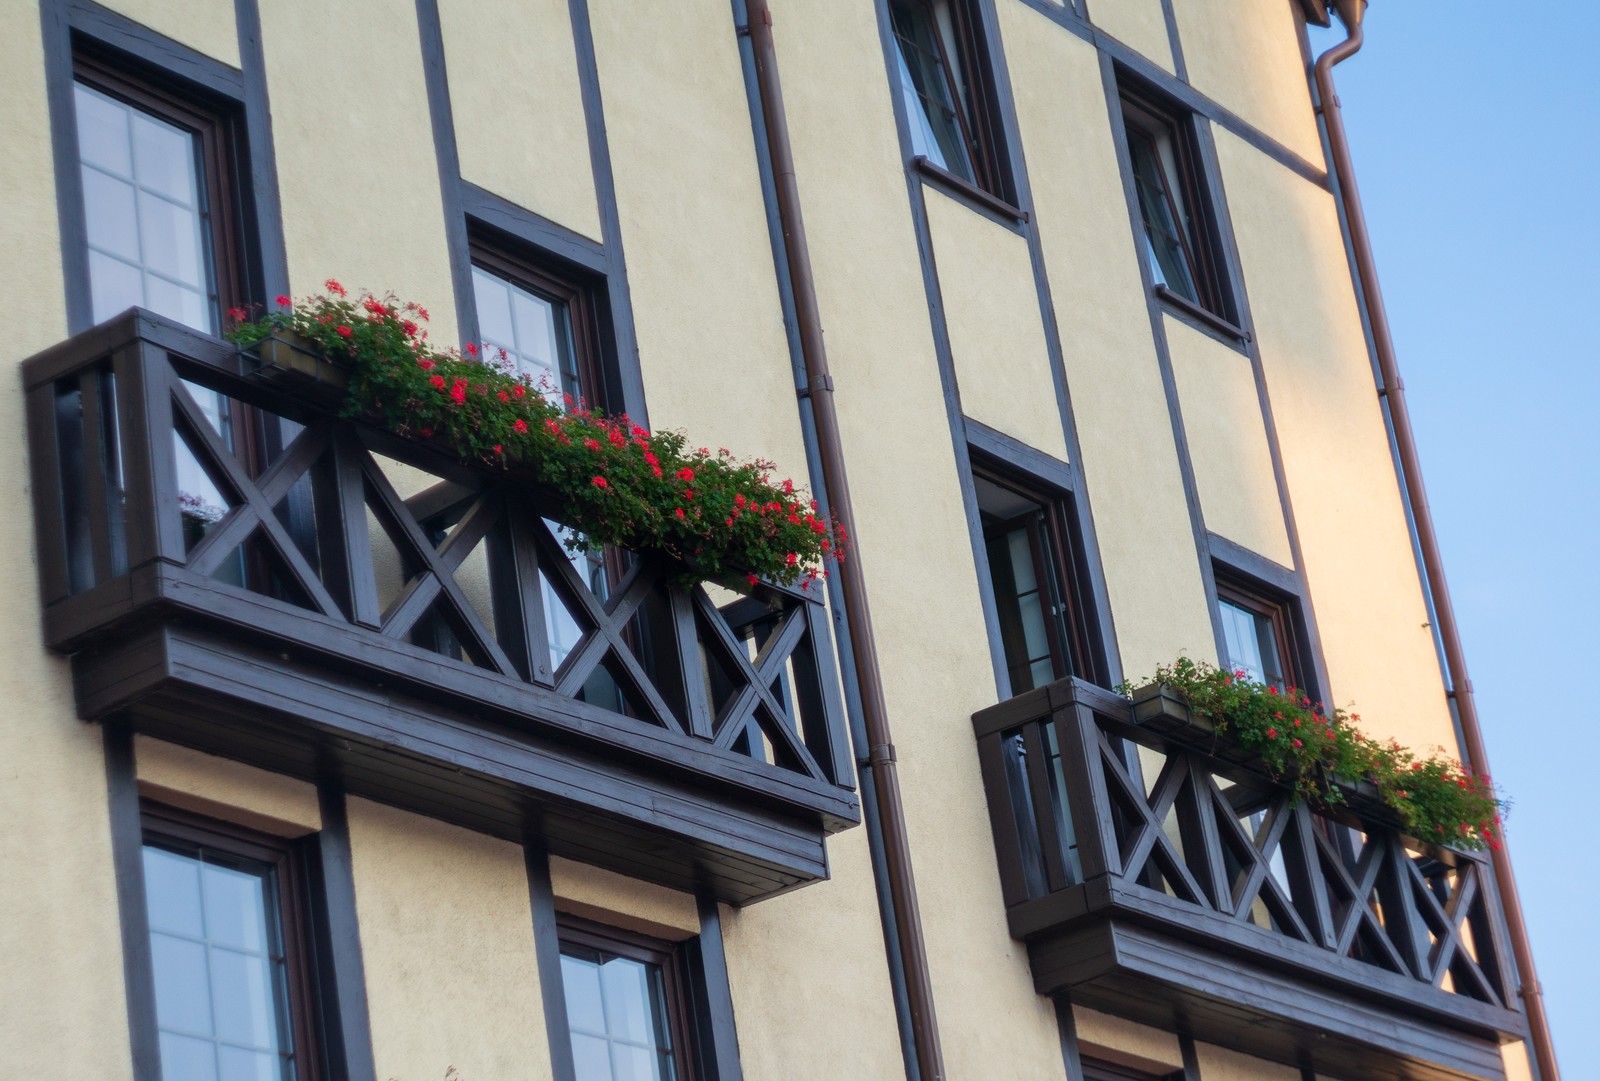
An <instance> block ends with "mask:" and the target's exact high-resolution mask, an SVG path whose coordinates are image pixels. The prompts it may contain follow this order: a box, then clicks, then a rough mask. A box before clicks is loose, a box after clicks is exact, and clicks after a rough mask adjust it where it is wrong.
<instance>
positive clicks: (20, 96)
mask: <svg viewBox="0 0 1600 1081" xmlns="http://www.w3.org/2000/svg"><path fill="white" fill-rule="evenodd" d="M0 81H3V83H4V87H5V92H4V93H0V131H4V132H5V133H6V138H5V145H6V150H5V153H4V154H0V237H4V238H5V251H6V258H4V259H0V295H4V296H5V297H6V301H7V303H8V304H9V305H11V307H12V310H13V311H14V312H16V313H18V317H17V318H13V319H12V320H10V326H9V328H8V329H7V332H6V336H5V343H4V346H3V347H0V350H3V352H0V369H4V370H5V373H6V375H5V378H6V380H7V384H6V387H7V392H6V393H4V394H0V460H4V461H5V462H7V463H9V465H8V466H7V468H5V469H4V470H0V498H3V499H4V500H5V506H7V507H9V508H11V512H10V513H8V514H7V515H5V519H4V522H3V523H0V537H3V543H4V545H5V549H6V550H7V551H9V552H21V553H28V556H29V558H30V559H31V558H32V554H33V552H34V534H33V515H32V512H31V507H32V502H31V500H30V498H29V485H28V474H27V470H26V468H24V467H23V464H22V463H24V462H25V461H26V426H25V425H24V423H23V402H22V395H21V393H20V389H21V387H20V381H19V379H18V376H17V374H16V370H15V369H16V365H17V363H18V362H19V361H21V360H22V359H23V358H24V357H27V356H29V355H30V354H32V353H34V352H36V351H37V350H40V349H43V348H44V347H45V346H48V345H53V344H55V343H56V342H58V341H60V340H61V339H62V338H64V337H66V323H67V319H66V308H65V301H64V293H63V288H62V277H61V240H60V233H59V229H58V225H57V220H58V219H57V215H56V193H55V179H54V177H55V170H54V168H53V165H52V158H51V144H50V126H49V120H48V115H49V114H48V111H47V109H46V104H45V84H44V50H43V45H42V44H41V41H40V33H39V6H38V5H37V4H19V5H16V10H14V11H12V12H11V13H10V16H9V17H8V19H7V21H6V32H5V33H4V34H0ZM24 313H25V314H24ZM35 562H36V561H35ZM13 585H14V589H13V590H12V598H13V602H14V603H13V604H12V606H11V607H10V609H9V610H8V612H7V615H6V619H5V621H4V628H5V632H4V638H3V642H4V646H5V654H6V657H7V663H6V664H5V665H4V667H3V669H0V671H3V673H4V674H3V675H0V695H3V696H4V700H5V705H6V708H5V709H4V710H3V711H0V813H3V814H4V818H5V823H6V829H5V831H4V833H3V835H0V868H4V871H3V872H0V972H4V973H6V976H7V983H8V991H7V993H6V995H5V1006H4V1008H3V1009H0V1071H3V1072H4V1073H5V1074H7V1075H9V1076H12V1077H93V1078H106V1079H107V1081H114V1079H118V1078H126V1077H129V1076H130V1075H131V1073H132V1066H131V1064H130V1061H129V1057H128V1032H127V1016H128V1015H127V1008H126V1004H125V1002H124V999H123V983H122V934H121V927H120V924H119V922H118V915H117V896H116V882H115V879H114V877H113V875H112V869H111V834H110V818H109V815H108V812H107V807H106V773H105V760H104V755H103V753H102V751H101V742H100V736H101V733H100V729H99V728H98V727H95V726H91V725H87V724H84V723H83V722H82V721H79V720H78V719H77V715H76V711H75V709H74V708H73V702H72V685H71V675H70V673H69V672H68V669H67V664H66V661H65V660H63V659H62V658H59V657H56V656H54V655H53V654H48V653H46V652H45V650H44V647H43V645H42V641H43V637H42V631H41V627H40V614H39V607H38V605H37V604H36V603H35V602H34V598H35V597H36V596H37V595H38V593H37V585H36V579H35V577H34V574H33V573H31V572H30V571H29V570H28V569H27V566H26V564H25V565H24V569H23V570H22V572H21V573H20V574H18V575H17V576H16V578H15V581H14V583H13Z"/></svg>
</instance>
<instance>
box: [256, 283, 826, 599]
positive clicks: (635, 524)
mask: <svg viewBox="0 0 1600 1081" xmlns="http://www.w3.org/2000/svg"><path fill="white" fill-rule="evenodd" d="M326 286H327V292H326V293H322V294H318V295H315V296H311V297H305V298H302V299H300V300H298V301H291V300H290V298H288V297H279V298H278V309H277V310H276V311H273V312H271V313H269V314H267V315H265V316H264V317H262V318H260V319H257V320H254V321H249V322H246V321H244V317H245V314H246V313H244V312H240V311H234V312H230V313H229V314H230V316H231V317H232V318H233V320H234V322H235V323H236V325H235V326H234V327H233V329H232V330H231V331H229V334H228V337H229V339H230V340H232V341H234V342H237V343H238V344H240V345H242V346H246V347H248V346H251V345H254V344H256V343H257V342H260V341H261V340H263V339H264V338H266V337H268V336H269V335H272V334H274V333H283V332H294V333H297V334H300V335H302V336H303V337H305V338H307V339H309V340H310V341H311V342H312V343H314V344H315V345H316V346H317V347H318V348H319V349H321V350H322V352H323V353H324V354H325V355H326V356H327V357H328V358H329V359H330V360H332V361H334V362H335V363H339V364H343V365H346V366H348V369H349V373H350V382H349V388H348V391H347V394H346V397H345V402H344V415H345V416H348V417H353V418H357V419H360V420H364V421H368V422H371V423H375V424H378V425H381V426H383V427H385V428H387V429H388V430H390V431H392V432H394V433H395V434H397V435H401V436H406V437H410V438H413V439H419V440H431V441H434V442H436V443H442V444H444V445H445V446H448V447H449V448H450V449H452V450H453V451H454V452H455V453H457V454H459V455H460V456H461V457H462V458H463V459H464V460H468V461H476V462H479V463H482V464H483V465H486V466H489V467H491V468H496V469H510V470H513V471H515V472H517V473H518V474H520V475H524V476H527V477H528V478H529V479H530V480H531V482H532V483H534V484H536V485H537V486H538V487H539V488H540V489H542V490H543V491H545V492H546V493H548V494H550V495H551V496H553V497H554V498H555V499H556V500H557V501H558V502H559V503H560V505H561V508H562V509H561V514H560V518H561V520H562V522H563V523H564V524H565V525H567V526H570V527H571V528H572V529H573V530H574V531H575V532H576V537H575V538H574V540H573V541H572V542H571V543H573V544H574V545H576V546H578V547H581V548H600V547H602V546H604V545H620V546H622V547H625V548H631V549H635V550H640V551H658V552H664V553H666V554H668V555H670V556H672V557H674V558H676V559H679V560H681V561H683V562H685V563H686V564H687V565H688V566H689V567H690V568H691V570H690V571H689V572H687V573H690V574H691V575H692V577H694V578H696V579H710V580H723V581H731V580H734V579H735V578H736V577H743V578H745V579H746V580H747V581H748V583H749V584H751V585H754V584H755V581H756V579H757V576H761V577H765V578H767V579H769V580H772V581H776V582H780V583H783V584H786V585H788V584H793V583H794V582H796V581H799V582H800V585H801V588H802V589H805V588H808V587H809V586H810V585H811V584H812V582H813V581H815V580H816V579H817V578H819V577H822V576H824V575H826V573H827V572H826V571H825V570H823V569H822V566H823V564H824V563H825V562H826V561H827V560H828V559H835V560H838V559H843V558H844V553H843V551H842V547H843V544H844V542H845V539H846V538H845V536H844V531H843V530H842V529H841V528H840V527H839V526H838V524H837V523H834V522H831V521H829V520H828V519H826V518H824V517H822V516H819V514H818V510H817V504H816V502H815V501H814V500H811V499H809V498H808V497H807V496H806V495H805V494H804V493H803V492H801V491H798V490H796V488H795V486H794V484H793V482H791V481H787V480H784V481H773V480H772V479H771V477H770V472H771V470H772V468H773V466H772V463H771V462H767V461H764V460H762V459H755V460H753V461H743V460H740V459H737V458H735V457H734V456H733V455H732V454H730V453H729V452H728V451H727V450H718V451H717V452H715V453H712V452H711V451H710V450H709V449H707V448H705V447H701V448H699V449H690V447H689V445H688V442H687V440H686V439H685V437H684V435H683V434H682V433H681V432H673V431H664V432H649V431H647V430H645V429H644V428H642V427H640V426H639V425H637V424H634V423H633V422H632V421H630V420H629V418H628V417H627V415H626V414H624V415H622V416H620V417H616V418H609V417H606V416H604V415H603V414H602V413H601V412H600V411H599V410H596V409H590V408H587V407H585V406H584V404H583V403H582V402H572V401H571V400H570V399H568V400H565V401H564V402H557V401H553V400H552V388H549V387H545V386H540V385H537V384H535V383H533V382H532V381H530V380H529V379H527V378H526V377H524V376H521V375H518V374H516V373H514V372H512V371H510V370H509V369H508V367H507V366H506V364H505V358H504V356H503V354H502V356H501V357H500V358H499V360H498V361H495V360H491V359H489V358H487V357H484V356H481V355H480V351H479V349H478V348H477V346H475V345H470V344H469V345H467V346H465V347H464V351H458V350H455V349H439V348H436V347H434V346H433V345H431V344H429V342H428V331H427V328H426V325H425V324H426V323H427V321H428V312H427V309H425V308H422V307H420V306H419V305H416V304H412V303H404V304H402V303H400V302H398V301H397V300H396V298H395V297H394V296H393V295H392V294H389V295H386V296H382V297H377V296H373V295H372V294H370V293H363V294H362V295H361V296H359V297H357V298H356V299H354V300H351V299H349V297H348V293H347V291H346V290H345V288H344V287H343V286H341V285H340V284H339V283H338V282H337V281H334V280H333V279H329V280H328V282H327V283H326Z"/></svg>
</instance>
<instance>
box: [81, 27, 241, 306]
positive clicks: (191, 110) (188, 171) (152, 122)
mask: <svg viewBox="0 0 1600 1081" xmlns="http://www.w3.org/2000/svg"><path fill="white" fill-rule="evenodd" d="M73 108H74V113H75V116H76V120H77V129H78V162H79V167H80V169H81V172H82V180H83V214H84V236H85V239H86V241H87V243H88V248H89V252H88V255H89V283H88V284H89V297H90V309H91V312H92V318H93V319H94V321H95V322H100V321H102V320H104V319H108V318H110V317H111V316H113V315H116V314H118V313H119V312H121V311H123V310H124V309H126V308H128V307H131V306H134V305H139V306H142V307H145V308H149V309H150V310H151V311H154V312H158V313H159V314H161V315H165V316H168V317H169V318H172V319H175V320H178V321H179V322H182V323H186V324H188V325H189V326H192V327H195V328H197V329H200V330H204V331H206V332H208V333H212V334H215V333H218V332H219V331H220V330H221V329H222V313H223V312H224V311H225V310H226V309H227V308H230V307H243V306H244V305H245V297H244V290H243V288H242V286H241V272H240V256H239V250H238V244H237V242H236V237H237V229H236V225H235V221H234V214H233V208H232V190H233V188H234V176H235V165H234V160H233V154H232V151H231V146H232V144H233V134H232V124H231V122H230V121H229V119H228V118H227V117H225V116H224V115H222V114H221V113H219V112H216V111H213V110H210V109H208V108H207V107H206V106H205V105H203V104H201V103H200V102H199V101H198V100H197V99H195V98H193V97H191V96H189V95H180V94H177V93H174V92H173V91H172V90H170V89H168V88H166V87H165V86H162V85H158V84H157V83H155V82H150V81H144V80H139V79H136V78H133V77H131V76H130V75H129V74H128V73H127V72H126V71H124V70H123V69H121V68H120V67H113V66H112V65H110V64H107V63H105V62H103V61H101V60H99V59H96V58H94V57H90V56H86V55H80V56H78V57H76V58H75V59H74V85H73Z"/></svg>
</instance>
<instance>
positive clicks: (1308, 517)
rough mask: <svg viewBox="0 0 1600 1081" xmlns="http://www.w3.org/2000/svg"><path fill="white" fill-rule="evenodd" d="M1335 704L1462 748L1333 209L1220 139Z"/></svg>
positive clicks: (1244, 148) (1368, 723) (1405, 735)
mask: <svg viewBox="0 0 1600 1081" xmlns="http://www.w3.org/2000/svg"><path fill="white" fill-rule="evenodd" d="M1217 154H1218V158H1219V160H1220V163H1221V168H1222V177H1223V184H1224V187H1225V188H1226V191H1227V198H1228V204H1229V206H1230V207H1231V208H1232V213H1233V220H1234V228H1235V232H1236V236H1237V239H1238V243H1239V255H1240V260H1241V262H1242V264H1243V267H1244V278H1245V285H1246V287H1247V288H1248V289H1249V291H1250V306H1251V310H1252V311H1253V312H1254V313H1255V319H1256V335H1257V339H1258V341H1259V343H1260V347H1261V358H1262V365H1263V369H1264V371H1265V373H1266V379H1267V389H1268V393H1269V395H1270V397H1271V401H1272V411H1273V419H1274V421H1275V424H1276V427H1277V431H1278V442H1279V447H1280V449H1281V452H1282V455H1283V466H1284V474H1285V478H1286V480H1287V483H1288V489H1289V498H1290V500H1291V501H1292V503H1293V506H1294V512H1295V519H1296V524H1297V525H1298V527H1299V533H1300V547H1301V555H1302V558H1303V559H1304V560H1305V572H1306V578H1307V582H1308V585H1309V587H1310V591H1311V597H1312V601H1313V604H1314V607H1315V613H1314V614H1315V618H1316V621H1317V627H1318V630H1319V632H1320V635H1321V640H1322V648H1323V654H1324V657H1325V658H1326V660H1327V666H1328V678H1329V682H1330V683H1331V684H1332V686H1331V688H1329V689H1328V693H1329V696H1330V698H1331V700H1332V701H1333V702H1335V703H1337V704H1339V705H1341V706H1351V705H1353V707H1354V710H1355V712H1357V713H1359V714H1361V716H1362V721H1361V725H1362V727H1363V728H1364V729H1365V730H1366V731H1368V732H1370V733H1372V734H1374V735H1379V736H1385V737H1389V736H1392V737H1394V738H1397V739H1399V740H1400V741H1401V742H1402V743H1406V744H1408V745H1410V746H1412V747H1415V748H1417V749H1419V750H1423V749H1426V748H1429V747H1433V746H1436V745H1441V744H1442V745H1445V746H1447V747H1451V748H1452V750H1453V747H1454V736H1453V728H1452V725H1451V721H1450V716H1449V712H1448V709H1447V707H1446V702H1445V695H1444V688H1443V684H1442V682H1441V678H1440V675H1439V664H1438V660H1437V658H1436V655H1435V652H1434V644H1433V634H1432V631H1431V629H1430V627H1429V625H1428V614H1427V609H1426V607H1425V606H1424V603H1423V596H1422V586H1421V582H1420V581H1419V579H1418V576H1417V568H1416V563H1415V562H1414V561H1413V559H1412V555H1411V539H1410V534H1409V532H1408V531H1407V527H1406V517H1405V509H1404V506H1403V504H1402V501H1401V497H1400V489H1399V484H1398V482H1397V481H1396V479H1395V472H1394V465H1393V462H1392V460H1391V458H1390V455H1389V442H1388V437H1387V434H1386V432H1385V428H1384V421H1383V415H1382V413H1381V411H1380V409H1379V404H1378V396H1377V393H1376V390H1375V389H1374V386H1373V380H1372V368H1371V362H1370V361H1369V359H1368V355H1367V348H1366V341H1365V338H1364V337H1363V334H1362V328H1361V320H1360V315H1359V313H1358V311H1357V308H1356V301H1355V294H1354V289H1353V286H1352V285H1351V282H1350V273H1349V269H1348V264H1347V263H1346V261H1345V254H1344V245H1343V240H1342V237H1341V234H1340V232H1339V221H1338V217H1337V214H1336V212H1335V208H1334V202H1333V197H1332V196H1331V195H1329V194H1328V192H1326V191H1325V190H1323V189H1321V188H1319V187H1317V186H1316V185H1314V184H1312V183H1310V182H1309V181H1306V180H1304V179H1303V178H1301V177H1299V176H1297V175H1296V174H1294V173H1293V172H1290V171H1289V170H1288V169H1286V168H1284V167H1283V166H1281V165H1279V164H1277V163H1276V162H1274V161H1272V160H1271V159H1269V158H1267V157H1266V156H1265V155H1263V154H1261V153H1260V152H1258V151H1256V150H1255V149H1253V148H1252V147H1250V146H1248V145H1246V144H1245V143H1244V142H1242V141H1241V140H1239V139H1237V138H1235V137H1234V136H1232V135H1229V134H1227V133H1225V132H1219V133H1218V135H1217Z"/></svg>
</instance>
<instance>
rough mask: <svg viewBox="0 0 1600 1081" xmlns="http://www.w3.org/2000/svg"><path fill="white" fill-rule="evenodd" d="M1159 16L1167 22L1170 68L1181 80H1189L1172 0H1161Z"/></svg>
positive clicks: (1187, 66)
mask: <svg viewBox="0 0 1600 1081" xmlns="http://www.w3.org/2000/svg"><path fill="white" fill-rule="evenodd" d="M1161 17H1162V18H1163V19H1165V20H1166V23H1167V44H1168V45H1169V46H1170V47H1171V49H1172V70H1173V71H1174V72H1175V73H1176V74H1177V76H1178V78H1179V79H1180V80H1182V81H1183V82H1188V81H1189V65H1187V64H1186V63H1184V60H1183V42H1182V41H1181V40H1180V39H1179V36H1178V15H1177V12H1175V11H1174V10H1173V7H1172V0H1161Z"/></svg>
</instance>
